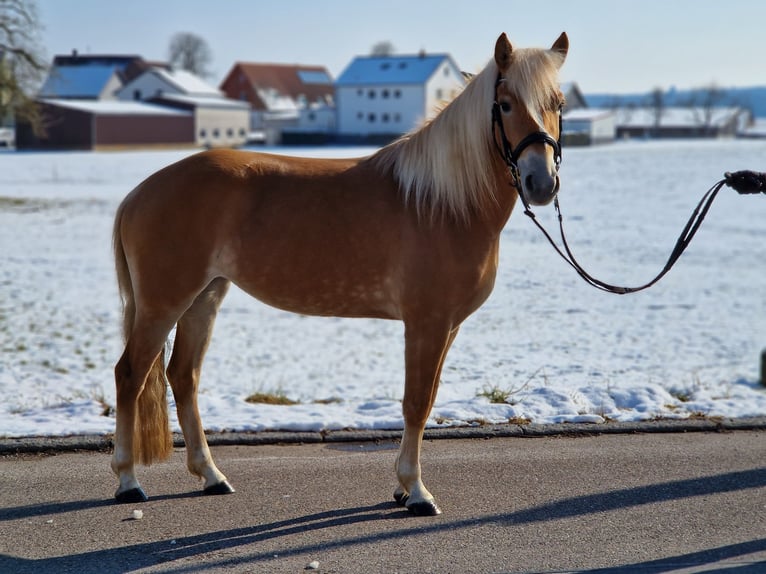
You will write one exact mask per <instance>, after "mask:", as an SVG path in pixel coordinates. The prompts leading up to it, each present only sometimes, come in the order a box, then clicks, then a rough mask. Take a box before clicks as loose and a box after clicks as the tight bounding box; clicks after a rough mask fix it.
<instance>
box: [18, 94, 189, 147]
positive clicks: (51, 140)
mask: <svg viewBox="0 0 766 574" xmlns="http://www.w3.org/2000/svg"><path fill="white" fill-rule="evenodd" d="M38 103H39V105H40V112H41V114H42V117H43V123H44V125H45V134H44V135H36V134H35V133H34V132H33V130H32V128H31V126H30V125H29V124H28V123H25V122H18V123H17V126H16V147H17V149H83V150H97V149H116V148H124V147H136V146H137V147H154V146H160V147H165V146H173V147H177V146H188V145H193V143H194V116H193V114H192V113H191V112H187V111H180V110H175V109H172V108H168V107H162V106H157V105H153V104H147V103H145V102H120V101H115V100H82V99H80V100H75V99H46V100H43V99H40V100H38Z"/></svg>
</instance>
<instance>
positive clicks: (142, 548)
mask: <svg viewBox="0 0 766 574" xmlns="http://www.w3.org/2000/svg"><path fill="white" fill-rule="evenodd" d="M764 486H766V468H760V469H752V470H746V471H737V472H730V473H723V474H719V475H715V476H710V477H705V478H696V479H687V480H679V481H673V482H666V483H657V484H652V485H648V486H641V487H634V488H627V489H621V490H614V491H611V492H605V493H598V494H590V495H584V496H576V497H571V498H566V499H562V500H558V501H554V502H550V503H546V504H542V505H538V506H535V507H531V508H527V509H523V510H519V511H514V512H505V513H498V514H489V515H483V516H476V517H470V518H463V519H458V520H454V519H452V520H451V519H449V518H448V517H446V518H445V517H442V518H440V519H438V520H432V521H431V522H429V523H424V522H423V521H420V520H418V521H417V524H415V525H413V523H412V522H409V521H407V520H402V521H401V525H400V526H397V527H395V528H392V529H386V530H383V531H377V532H371V533H361V534H356V535H351V536H341V535H339V536H337V537H333V539H332V540H327V539H326V538H325V539H323V540H322V541H321V542H319V543H312V542H309V543H306V544H303V545H300V544H298V545H293V546H290V547H286V548H283V549H282V550H281V551H280V557H290V556H307V557H308V556H312V555H316V554H318V553H321V552H327V551H328V550H333V549H337V548H341V547H342V548H354V547H357V546H363V545H371V544H375V543H377V542H385V541H399V540H401V541H407V542H408V543H410V542H412V541H413V540H414V539H417V538H418V537H419V536H424V535H428V534H433V533H439V532H446V531H455V530H458V529H469V528H474V527H476V526H477V525H481V524H482V523H494V524H496V525H499V526H500V527H513V526H521V525H524V524H530V523H539V522H549V521H555V520H559V519H565V518H573V517H577V516H586V515H589V514H596V513H603V512H609V511H619V510H621V509H627V508H631V507H636V506H642V505H646V504H653V503H661V502H667V501H671V500H681V499H685V498H692V497H696V496H708V495H713V494H721V493H726V492H733V491H738V490H747V489H755V488H762V487H764ZM189 496H198V495H197V494H182V495H168V496H165V497H162V496H160V497H155V499H161V498H166V499H173V498H183V497H189ZM110 504H112V501H111V500H86V501H81V502H71V503H55V504H49V505H33V506H28V507H17V508H15V509H6V510H0V521H2V520H10V519H18V518H22V517H25V516H37V515H40V514H43V513H64V512H71V511H77V510H85V509H90V508H97V507H101V506H106V505H110ZM406 516H407V513H406V512H405V511H403V510H402V509H401V508H400V507H398V506H397V505H395V503H394V502H390V503H381V504H376V505H370V506H362V507H354V508H346V509H339V510H332V511H326V512H320V513H315V514H309V515H306V516H301V517H296V518H292V519H288V520H282V521H275V522H271V523H268V524H260V525H254V526H248V527H242V528H233V529H228V530H220V531H217V532H210V533H205V534H199V535H191V536H186V537H181V538H176V539H175V540H174V541H173V542H172V543H171V542H170V541H168V540H162V541H158V542H148V543H141V544H134V545H130V546H125V547H121V548H111V549H104V550H94V551H90V552H85V553H81V554H74V555H69V556H61V557H56V558H48V559H41V560H28V559H22V558H14V557H12V556H7V555H0V572H16V573H20V574H22V573H26V572H63V571H69V570H70V569H71V570H72V571H77V572H81V573H83V574H87V573H90V572H99V573H103V574H117V573H118V572H130V571H135V570H138V569H141V568H146V567H151V566H157V565H163V571H164V572H177V573H181V572H190V571H195V570H198V569H199V568H200V565H196V566H194V565H189V562H188V561H184V562H180V563H178V564H173V562H175V561H178V560H181V559H184V558H192V557H194V556H202V555H205V556H206V560H205V567H206V568H210V567H219V568H226V567H231V566H234V565H235V564H239V563H242V562H247V563H248V564H258V563H266V562H268V561H271V560H273V559H274V556H273V553H272V552H265V551H262V550H259V549H258V547H257V543H258V542H263V541H266V540H272V539H278V538H281V537H287V536H293V535H296V534H306V533H309V532H312V531H318V530H323V529H332V528H339V527H344V526H349V525H359V524H363V523H366V522H376V521H381V520H392V519H400V518H404V517H406ZM248 545H253V548H254V551H253V552H250V553H241V552H240V553H238V554H237V555H236V556H235V557H232V553H231V552H222V553H221V558H220V559H213V560H212V561H211V560H210V555H211V553H215V552H220V551H223V550H227V549H234V548H241V547H244V546H248ZM759 552H766V538H761V539H756V540H752V541H747V542H741V543H735V544H730V545H726V546H721V547H715V548H709V549H705V550H701V551H698V552H693V553H688V554H683V555H678V556H673V557H669V558H663V559H658V560H651V561H646V562H641V563H633V564H625V565H623V566H620V567H610V568H596V569H591V570H579V572H581V573H583V574H609V573H625V574H627V573H629V572H630V573H634V574H635V573H641V574H661V573H664V572H673V571H674V570H678V569H679V568H683V567H689V566H699V565H711V566H712V565H714V564H718V563H720V562H721V561H730V562H731V565H730V566H726V567H719V568H718V569H712V570H711V569H706V570H705V571H706V572H714V573H717V574H751V573H752V574H755V573H756V572H764V571H766V562H764V561H761V562H759V563H756V564H754V563H752V562H749V563H747V562H743V561H742V560H740V561H739V562H736V561H735V560H736V559H737V558H740V559H742V558H743V557H744V556H747V555H750V554H754V553H759Z"/></svg>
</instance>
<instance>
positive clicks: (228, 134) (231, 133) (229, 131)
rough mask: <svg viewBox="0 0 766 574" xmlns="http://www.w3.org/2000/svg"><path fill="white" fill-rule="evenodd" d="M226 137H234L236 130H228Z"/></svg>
mask: <svg viewBox="0 0 766 574" xmlns="http://www.w3.org/2000/svg"><path fill="white" fill-rule="evenodd" d="M226 137H229V138H231V137H234V130H233V129H231V128H229V129H228V130H226Z"/></svg>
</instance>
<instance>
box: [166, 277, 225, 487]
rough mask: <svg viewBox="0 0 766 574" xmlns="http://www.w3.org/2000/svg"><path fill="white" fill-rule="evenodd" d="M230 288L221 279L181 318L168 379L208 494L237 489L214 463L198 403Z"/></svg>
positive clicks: (194, 469)
mask: <svg viewBox="0 0 766 574" xmlns="http://www.w3.org/2000/svg"><path fill="white" fill-rule="evenodd" d="M228 289H229V281H228V280H226V279H223V278H218V279H215V280H213V281H212V282H211V283H210V284H209V285H208V286H207V287H206V288H205V290H204V291H202V293H200V294H199V296H197V298H196V299H195V300H194V303H193V304H192V306H191V307H189V309H188V310H187V311H186V312H185V313H184V314H183V316H182V317H181V318H180V319H179V321H178V325H177V327H176V337H175V343H174V344H173V354H172V356H171V359H170V364H169V365H168V380H169V381H170V386H171V388H172V389H173V396H174V397H175V400H176V408H177V410H178V421H179V423H180V424H181V429H182V430H183V433H184V440H185V441H186V463H187V466H188V468H189V471H190V472H191V473H192V474H195V475H197V476H199V477H201V478H203V479H204V481H205V484H204V489H205V494H228V493H230V492H234V489H233V488H232V487H231V485H229V483H228V482H227V480H226V477H225V476H224V475H223V474H222V473H221V471H220V470H218V468H217V467H216V466H215V463H214V462H213V458H212V456H211V455H210V449H209V448H208V445H207V440H206V439H205V432H204V429H203V427H202V421H201V420H200V416H199V408H198V406H197V388H198V386H199V377H200V370H201V369H202V360H203V358H204V356H205V351H207V347H208V344H209V343H210V337H211V336H212V333H213V324H214V322H215V317H216V314H217V313H218V309H219V308H220V306H221V302H222V301H223V298H224V296H225V295H226V293H227V291H228Z"/></svg>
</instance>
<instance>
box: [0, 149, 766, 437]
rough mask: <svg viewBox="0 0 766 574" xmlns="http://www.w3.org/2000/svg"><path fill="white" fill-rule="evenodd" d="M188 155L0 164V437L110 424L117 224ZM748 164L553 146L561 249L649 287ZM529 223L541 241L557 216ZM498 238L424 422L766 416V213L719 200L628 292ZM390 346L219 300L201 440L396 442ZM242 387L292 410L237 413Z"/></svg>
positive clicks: (36, 157)
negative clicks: (566, 241) (706, 203)
mask: <svg viewBox="0 0 766 574" xmlns="http://www.w3.org/2000/svg"><path fill="white" fill-rule="evenodd" d="M272 151H273V150H272ZM279 151H285V152H291V153H300V154H305V155H322V156H339V155H364V154H367V153H369V152H370V151H372V150H370V149H360V148H354V149H349V148H335V149H332V148H321V149H312V150H305V149H298V150H279ZM187 153H189V152H181V151H163V152H121V153H12V152H7V153H0V357H1V358H0V398H1V400H0V436H6V437H12V436H26V435H65V434H71V433H108V432H111V431H112V430H113V426H114V418H113V416H114V415H113V409H111V408H110V407H113V406H114V404H115V392H114V383H113V374H112V368H113V365H114V363H115V362H116V360H117V359H118V357H119V355H120V353H121V351H122V348H121V337H120V327H119V322H120V318H119V303H118V296H117V290H116V284H115V280H114V277H113V267H112V260H111V246H110V242H111V237H110V233H111V225H112V216H113V213H114V210H115V208H116V207H117V205H118V203H119V201H120V199H121V198H122V197H123V196H124V195H125V194H126V193H127V192H128V191H130V189H131V188H132V187H133V186H135V185H136V184H137V183H138V182H139V181H140V180H142V179H143V178H144V177H145V176H147V175H148V174H150V173H151V172H153V171H154V170H156V169H158V168H160V167H162V166H164V165H166V164H168V163H170V162H172V161H174V160H176V159H179V158H180V157H182V156H184V155H186V154H187ZM739 169H755V170H759V171H762V170H764V169H766V142H763V141H760V142H759V141H715V142H712V141H710V142H685V141H672V142H632V143H618V144H615V145H611V146H605V147H594V148H589V149H584V148H583V149H566V150H565V151H564V165H563V167H562V180H563V188H562V192H561V205H562V210H563V212H564V216H565V224H566V225H567V228H568V233H569V234H570V241H571V244H572V246H573V248H574V250H575V252H576V254H577V256H578V258H579V259H580V261H581V263H583V264H584V265H585V266H586V268H588V269H589V270H590V271H591V272H592V273H593V274H594V275H596V276H598V277H600V278H602V279H604V280H606V281H609V282H616V283H621V284H639V283H643V282H645V281H646V280H648V279H649V278H651V277H652V276H654V274H655V273H656V272H657V271H659V269H660V267H661V266H662V265H663V264H664V262H665V259H666V257H667V255H668V253H669V250H670V249H671V247H672V245H673V243H674V242H675V239H676V237H677V235H678V233H679V232H680V230H681V228H682V226H683V225H684V223H685V222H686V219H687V217H688V216H689V214H690V213H691V210H692V208H693V207H694V205H696V203H697V201H698V200H699V198H700V197H701V195H702V193H703V192H704V191H705V190H707V188H708V187H710V185H712V184H713V183H714V182H715V181H716V180H718V179H720V178H721V177H722V174H723V172H724V171H727V170H730V171H734V170H739ZM536 211H537V213H538V217H539V218H540V219H541V220H542V221H543V222H545V223H546V224H547V225H549V226H553V225H554V219H553V210H552V208H551V207H549V208H537V210H536ZM502 241H503V246H502V252H501V265H500V272H499V275H498V279H497V283H496V287H495V291H494V293H493V295H492V297H491V298H490V299H489V301H487V303H486V304H485V305H484V306H483V307H482V308H481V309H480V310H479V311H478V312H477V313H476V314H475V315H473V316H472V317H471V318H469V319H468V320H467V321H466V323H465V324H464V326H463V328H462V330H461V333H460V335H459V337H458V339H457V341H456V343H455V345H454V346H453V348H452V351H451V353H450V355H449V357H448V359H447V364H446V367H445V370H444V373H443V377H442V379H443V380H442V384H441V387H440V390H439V396H438V399H437V402H436V406H435V408H434V411H433V413H432V419H431V421H430V424H431V425H454V424H465V423H469V424H476V423H481V422H502V421H508V420H509V419H530V420H531V421H533V422H538V423H545V422H563V421H571V422H590V423H601V422H605V421H608V420H618V421H635V420H644V419H652V418H656V417H689V416H699V415H705V416H710V417H714V416H724V417H746V416H757V415H763V414H766V389H764V388H763V387H761V386H760V385H759V384H758V378H759V370H758V369H759V356H760V353H761V350H762V349H763V348H764V347H766V197H763V196H748V197H740V196H738V195H737V194H736V193H734V192H733V191H731V190H728V189H725V190H723V191H722V192H721V194H720V196H719V198H718V200H717V201H716V204H715V205H714V206H713V208H712V210H711V212H710V214H709V215H708V219H707V220H706V222H705V224H704V225H703V228H702V230H701V231H700V233H699V234H698V235H697V237H696V238H695V240H694V241H693V243H692V245H691V247H690V248H689V250H688V251H687V253H686V254H685V255H684V256H683V257H682V258H681V260H680V262H679V263H678V265H677V266H676V268H675V269H674V270H673V271H671V272H670V274H669V275H668V276H667V277H666V278H665V279H663V280H662V281H661V282H660V283H659V284H658V285H657V286H655V287H653V288H652V289H650V290H649V291H646V292H643V293H639V294H635V295H628V296H616V295H611V294H605V293H601V292H598V291H596V290H594V289H592V288H591V287H589V286H587V285H586V284H585V283H582V282H581V281H580V279H579V278H578V277H577V276H576V275H575V274H574V273H573V272H572V270H571V269H569V268H568V267H566V266H565V264H564V263H563V262H562V261H560V260H558V259H557V256H556V255H555V254H554V252H553V250H552V249H551V248H550V246H549V245H548V244H547V243H546V242H545V240H544V238H543V237H542V236H541V235H540V234H539V232H538V231H537V230H536V229H535V228H534V227H533V225H532V223H531V222H530V221H528V220H527V218H526V217H524V216H523V215H522V214H521V212H520V211H517V212H516V213H514V215H513V216H512V217H511V220H510V222H509V224H508V225H507V227H506V229H505V231H504V234H503V239H502ZM438 288H439V286H438V285H434V289H438ZM402 335H403V328H402V325H401V324H400V323H398V322H388V321H375V320H360V319H323V318H310V317H304V316H299V315H291V314H287V313H283V312H280V311H277V310H274V309H271V308H268V307H266V306H264V305H262V304H261V303H259V302H257V301H255V300H253V299H250V298H249V297H247V296H246V295H244V294H243V293H241V292H239V291H236V290H232V292H231V293H230V294H229V296H228V298H227V300H226V302H225V303H224V306H223V308H222V310H221V313H220V316H219V320H218V323H217V326H216V332H215V336H214V339H213V344H212V345H211V348H210V351H209V353H208V356H207V359H206V362H205V367H204V370H203V381H202V389H201V396H200V408H201V410H202V417H203V421H204V423H205V425H206V428H208V429H210V430H225V429H232V430H261V429H283V430H318V429H338V428H345V427H356V428H401V415H400V410H401V405H400V399H401V397H402V390H403V340H402ZM254 392H267V393H282V394H285V395H287V396H288V397H289V398H291V399H294V400H296V401H299V404H297V405H294V406H269V405H258V404H250V403H248V402H246V401H245V398H246V397H247V396H249V395H251V394H252V393H254ZM491 392H494V393H496V394H502V393H504V394H505V395H506V396H507V402H506V403H504V404H496V403H491V402H490V400H489V399H488V398H487V397H486V396H484V395H487V394H490V393H491ZM173 420H174V423H173V424H174V426H175V428H176V430H177V429H178V426H177V423H176V422H175V419H173Z"/></svg>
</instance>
